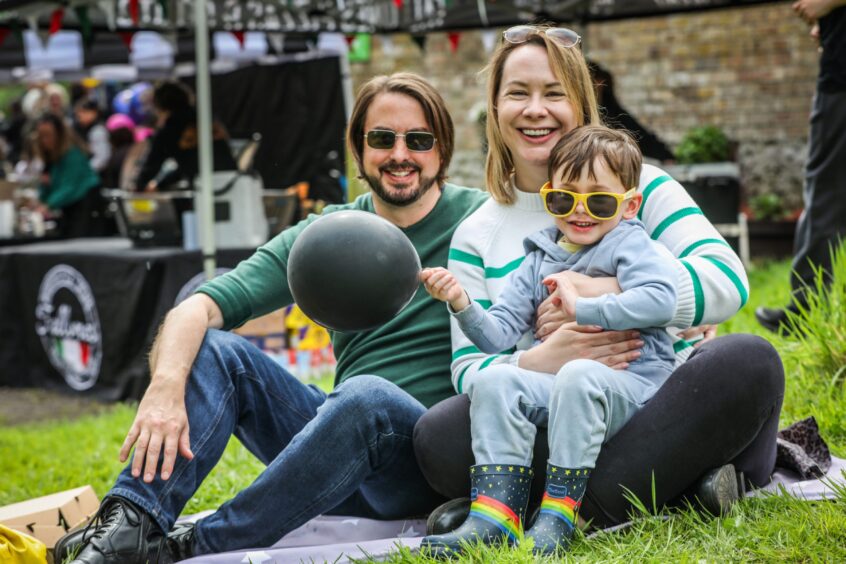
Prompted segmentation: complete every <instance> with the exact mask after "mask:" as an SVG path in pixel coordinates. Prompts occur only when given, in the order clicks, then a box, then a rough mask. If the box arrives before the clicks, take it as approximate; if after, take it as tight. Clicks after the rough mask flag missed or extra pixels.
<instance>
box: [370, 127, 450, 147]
mask: <svg viewBox="0 0 846 564" xmlns="http://www.w3.org/2000/svg"><path fill="white" fill-rule="evenodd" d="M397 137H403V138H404V139H405V146H406V147H407V148H408V150H409V151H412V152H415V153H425V152H426V151H431V150H432V147H434V146H435V141H437V139H435V136H434V135H433V134H432V133H429V132H428V131H409V132H408V133H397V132H396V131H391V130H390V129H371V130H370V131H368V132H367V133H365V134H364V138H365V139H367V145H368V146H369V147H370V148H371V149H393V148H394V144H396V142H397Z"/></svg>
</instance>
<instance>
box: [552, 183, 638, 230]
mask: <svg viewBox="0 0 846 564" xmlns="http://www.w3.org/2000/svg"><path fill="white" fill-rule="evenodd" d="M635 194H637V188H632V189H631V190H629V191H628V192H626V193H625V194H617V193H613V192H588V193H587V194H579V193H578V192H571V191H570V190H562V189H561V188H553V187H552V186H551V185H550V184H549V182H547V183H546V184H544V185H543V186H542V187H541V191H540V196H541V198H543V206H544V208H546V211H547V213H548V214H550V215H554V216H555V217H567V216H568V215H570V214H572V213H573V212H574V211H576V206H577V205H578V204H579V202H581V204H582V207H583V208H584V210H585V212H587V214H588V215H589V216H591V217H592V218H593V219H598V220H600V221H605V220H608V219H611V218H613V217H615V216H616V215H617V213H618V212H619V211H620V205H621V204H622V203H623V202H625V201H626V200H630V199H631V198H632V197H633V196H634V195H635Z"/></svg>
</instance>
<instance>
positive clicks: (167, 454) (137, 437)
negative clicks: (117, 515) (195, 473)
mask: <svg viewBox="0 0 846 564" xmlns="http://www.w3.org/2000/svg"><path fill="white" fill-rule="evenodd" d="M133 444H134V445H136V446H135V455H134V456H133V457H132V475H133V476H134V477H135V478H138V477H139V476H141V470H142V469H143V470H144V481H145V482H147V483H149V482H152V481H153V478H154V477H155V476H156V467H157V466H158V464H159V455H160V454H161V452H162V448H163V447H164V461H163V462H162V468H161V476H162V480H167V479H168V478H170V475H171V473H172V472H173V465H174V464H175V463H176V455H177V453H179V454H181V455H182V456H183V457H185V458H187V459H188V460H191V459H192V458H194V453H193V452H191V442H190V438H189V434H188V413H187V412H186V411H185V399H184V392H183V391H182V390H179V389H172V387H170V386H168V385H167V384H159V385H157V384H151V385H150V387H149V388H148V389H147V392H146V393H145V394H144V398H143V399H142V400H141V403H140V404H139V405H138V413H137V414H136V415H135V421H134V422H133V423H132V427H131V428H130V429H129V433H128V434H127V435H126V439H125V440H124V441H123V446H122V447H121V449H120V461H121V462H126V460H127V458H128V457H129V451H130V450H131V449H132V445H133Z"/></svg>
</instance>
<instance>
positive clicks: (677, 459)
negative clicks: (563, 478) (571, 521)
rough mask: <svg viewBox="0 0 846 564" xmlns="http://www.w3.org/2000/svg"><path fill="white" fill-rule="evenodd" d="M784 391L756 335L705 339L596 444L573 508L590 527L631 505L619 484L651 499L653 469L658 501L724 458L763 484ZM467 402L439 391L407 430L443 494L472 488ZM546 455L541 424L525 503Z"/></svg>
mask: <svg viewBox="0 0 846 564" xmlns="http://www.w3.org/2000/svg"><path fill="white" fill-rule="evenodd" d="M783 396H784V371H783V368H782V365H781V360H780V359H779V356H778V353H776V351H775V349H774V348H773V347H772V345H770V344H769V343H768V342H767V341H765V340H764V339H762V338H760V337H756V336H753V335H729V336H726V337H720V338H719V339H715V340H714V341H711V342H708V343H706V344H704V345H703V346H702V347H700V348H699V349H698V350H696V351H695V352H694V353H693V355H691V357H690V358H689V359H688V361H687V362H685V363H684V364H683V365H682V366H681V367H679V368H678V369H677V370H676V371H675V373H674V374H673V375H672V376H671V377H670V379H669V380H668V381H667V382H666V383H665V384H664V385H663V386H662V387H661V389H660V390H659V391H658V393H656V394H655V396H654V397H653V398H652V399H651V400H650V401H649V403H647V404H646V405H645V406H644V407H643V409H642V410H641V411H640V412H638V413H637V414H635V416H634V417H632V419H631V420H630V421H629V422H628V423H627V424H626V425H625V427H623V428H622V429H621V430H620V432H619V433H617V434H616V435H615V436H614V437H613V438H612V439H611V440H610V441H608V443H606V444H605V445H603V447H602V450H601V452H600V454H599V459H598V460H597V461H596V468H595V469H594V471H593V473H592V474H591V477H590V482H588V489H587V494H586V495H585V498H584V500H583V502H582V509H581V515H582V516H583V517H584V518H585V519H588V520H592V523H593V525H594V526H597V527H608V526H611V525H614V524H617V523H621V522H624V521H626V520H627V519H628V514H629V510H630V508H631V504H630V503H629V502H628V501H627V500H626V498H625V497H624V493H625V491H626V490H631V491H632V492H633V493H634V495H635V496H637V498H638V499H640V500H641V501H643V502H644V504H646V506H647V507H650V506H651V504H652V501H651V500H652V482H653V474H654V481H655V499H656V502H657V504H658V506H659V507H661V506H663V505H665V504H666V503H668V502H671V501H672V500H673V499H674V498H677V497H678V496H679V495H681V494H682V493H684V491H685V489H687V488H688V487H689V486H690V485H691V484H692V483H693V482H694V481H696V479H697V478H699V477H700V476H702V474H704V473H705V472H707V471H708V470H710V469H712V468H716V467H719V466H721V465H723V464H726V463H728V462H731V463H733V464H734V465H735V467H736V468H737V469H738V470H741V471H743V472H744V473H745V475H746V478H747V479H748V480H749V481H751V482H752V483H753V484H755V485H758V486H761V485H764V484H766V483H767V482H768V481H769V479H770V474H771V473H772V470H773V466H774V464H775V455H776V432H777V431H778V418H779V412H780V411H781V401H782V398H783ZM469 405H470V403H469V400H468V399H467V396H466V395H460V396H456V397H453V398H449V399H447V400H444V401H442V402H440V403H438V404H437V405H435V406H433V407H432V408H431V409H430V410H429V411H428V412H427V413H426V414H425V415H423V417H422V418H421V419H420V421H419V422H418V423H417V426H416V427H415V429H414V447H415V452H416V454H417V459H418V462H419V463H420V467H421V468H422V470H423V473H424V475H425V476H426V478H427V479H428V480H429V483H430V484H431V485H432V487H433V488H434V489H435V490H436V491H438V492H439V493H441V494H443V495H445V496H447V497H449V498H456V497H464V496H467V495H468V494H469V492H470V480H469V472H468V468H469V467H470V466H471V465H472V464H473V452H472V450H471V448H470V414H469ZM548 454H549V449H548V447H547V433H546V429H539V430H538V435H537V440H536V442H535V452H534V460H533V465H534V467H535V474H536V478H535V480H534V483H533V484H532V498H531V501H530V507H533V506H534V505H536V504H537V503H538V502H539V501H540V497H541V496H542V494H543V488H544V478H543V476H544V475H545V473H546V468H545V465H546V460H547V457H548Z"/></svg>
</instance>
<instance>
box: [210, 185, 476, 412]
mask: <svg viewBox="0 0 846 564" xmlns="http://www.w3.org/2000/svg"><path fill="white" fill-rule="evenodd" d="M485 199H487V194H486V193H485V192H482V191H480V190H475V189H472V188H463V187H459V186H454V185H451V184H446V185H445V186H444V190H443V194H442V195H441V198H440V199H439V200H438V203H437V204H436V205H435V208H434V209H433V210H432V212H430V213H429V215H427V216H426V217H425V218H424V219H422V220H421V221H419V222H417V223H416V224H414V225H412V226H411V227H407V228H405V229H403V232H404V233H405V234H406V236H407V237H408V238H409V239H410V240H411V242H412V244H413V245H414V247H415V248H416V249H417V253H418V254H419V255H420V262H421V264H422V265H423V266H424V267H427V266H444V267H445V266H446V264H447V255H448V254H449V244H450V240H451V239H452V234H453V231H455V228H456V227H457V226H458V224H459V223H461V221H462V220H463V219H464V218H465V217H467V216H468V215H470V214H471V213H473V211H474V210H476V208H478V207H479V206H480V205H481V204H482V202H484V201H485ZM345 209H355V210H364V211H368V212H371V213H375V211H374V209H373V200H372V198H371V195H370V194H366V195H363V196H360V197H358V198H357V199H356V200H355V201H354V202H352V203H350V204H344V205H338V206H330V207H327V208H326V210H325V211H324V213H332V212H335V211H339V210H345ZM317 218H318V216H316V215H312V216H309V217H308V218H307V219H305V220H303V221H301V222H300V223H298V224H297V225H295V226H293V227H290V228H289V229H286V230H285V231H283V232H282V233H280V234H279V235H277V236H276V237H274V238H273V239H272V240H271V241H270V242H268V243H267V244H266V245H264V246H263V247H261V248H259V249H258V250H257V251H256V252H255V254H253V256H251V257H250V258H249V259H247V260H245V261H244V262H242V263H241V264H239V265H238V266H237V267H236V268H235V269H234V270H232V271H230V272H228V273H226V274H224V275H223V276H220V277H218V278H216V279H214V280H212V281H210V282H208V283H206V284H205V285H203V286H202V287H201V288H200V289H199V290H198V291H199V292H202V293H204V294H206V295H208V296H210V297H211V298H212V299H213V300H214V301H215V302H216V303H217V305H218V306H219V307H220V309H221V311H222V312H223V324H224V328H225V329H231V328H233V327H237V326H239V325H241V324H243V323H245V322H246V321H247V320H249V319H252V318H254V317H258V316H261V315H264V314H266V313H269V312H271V311H275V310H277V309H279V308H281V307H284V306H286V305H288V304H290V303H292V301H293V298H292V297H291V290H290V288H289V287H288V277H287V266H288V253H289V252H290V250H291V245H292V244H293V243H294V240H295V239H296V238H297V235H299V234H300V232H301V231H302V230H303V229H304V228H305V227H306V226H307V225H309V224H310V223H311V222H313V221H314V220H315V219H317ZM332 341H333V346H334V350H335V355H336V356H337V359H338V366H337V370H336V373H335V385H338V384H340V383H341V382H343V381H344V380H346V379H347V378H352V377H353V376H358V375H361V374H373V375H376V376H381V377H382V378H385V379H387V380H390V381H391V382H393V383H395V384H396V385H398V386H399V387H400V388H402V389H404V390H405V391H406V392H408V393H409V394H411V395H412V396H414V397H415V398H417V399H418V400H419V401H420V402H421V403H423V404H424V405H426V406H427V407H428V406H431V405H433V404H435V403H437V402H438V401H440V400H442V399H444V398H446V397H448V396H450V395H452V394H453V393H454V391H453V389H452V385H451V383H450V370H449V365H450V361H451V343H450V327H449V314H448V313H447V308H446V306H445V305H444V304H443V303H441V302H439V301H436V300H434V299H432V298H431V297H429V294H427V293H426V292H425V290H423V288H422V287H421V288H420V289H419V291H418V292H417V294H415V296H414V299H413V300H412V301H411V303H410V304H408V306H407V307H406V308H405V309H404V310H402V311H401V312H400V313H399V314H398V315H397V316H396V317H395V318H394V319H392V320H391V321H389V322H388V323H386V324H385V325H382V326H381V327H378V328H377V329H373V330H372V331H364V332H361V333H333V334H332Z"/></svg>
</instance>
